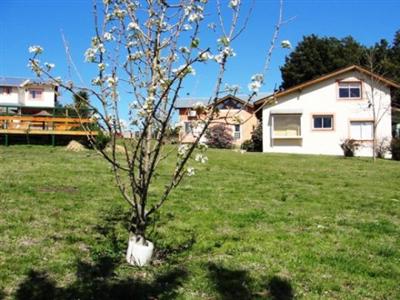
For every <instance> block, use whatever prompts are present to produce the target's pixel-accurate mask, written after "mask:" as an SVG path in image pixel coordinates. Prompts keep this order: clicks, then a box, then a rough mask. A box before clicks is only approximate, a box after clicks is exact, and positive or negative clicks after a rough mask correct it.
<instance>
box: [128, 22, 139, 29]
mask: <svg viewBox="0 0 400 300" xmlns="http://www.w3.org/2000/svg"><path fill="white" fill-rule="evenodd" d="M139 29H140V27H139V24H138V23H136V22H130V23H129V24H128V27H127V30H139Z"/></svg>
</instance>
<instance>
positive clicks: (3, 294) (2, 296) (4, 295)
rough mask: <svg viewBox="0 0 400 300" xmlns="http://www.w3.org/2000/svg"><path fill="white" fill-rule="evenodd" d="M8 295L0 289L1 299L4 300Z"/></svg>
mask: <svg viewBox="0 0 400 300" xmlns="http://www.w3.org/2000/svg"><path fill="white" fill-rule="evenodd" d="M5 297H6V294H5V293H4V292H3V291H2V290H1V289H0V300H3V299H4V298H5Z"/></svg>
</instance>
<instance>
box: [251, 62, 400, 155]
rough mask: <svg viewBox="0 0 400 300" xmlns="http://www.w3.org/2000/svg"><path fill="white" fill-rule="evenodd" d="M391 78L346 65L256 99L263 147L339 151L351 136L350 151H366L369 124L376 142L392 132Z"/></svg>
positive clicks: (269, 149) (369, 143)
mask: <svg viewBox="0 0 400 300" xmlns="http://www.w3.org/2000/svg"><path fill="white" fill-rule="evenodd" d="M393 88H400V86H399V85H398V84H397V83H394V82H392V81H390V80H387V79H385V78H383V77H381V76H378V75H376V74H374V73H371V72H369V71H367V70H366V69H363V68H361V67H359V66H350V67H347V68H344V69H341V70H338V71H336V72H333V73H330V74H328V75H325V76H322V77H320V78H317V79H314V80H311V81H308V82H305V83H303V84H300V85H297V86H294V87H292V88H289V89H287V90H284V91H280V92H277V93H275V94H274V95H270V96H268V97H267V98H264V99H262V100H260V101H258V103H256V104H258V105H262V106H263V109H262V122H263V151H264V152H284V153H305V154H328V155H342V154H343V151H342V149H341V147H340V144H341V143H342V142H343V141H344V140H346V139H354V140H357V141H359V142H360V144H361V146H360V148H359V149H358V150H357V152H356V155H359V156H370V155H372V138H373V125H374V122H375V124H376V137H377V141H378V142H386V143H388V142H390V139H391V138H392V116H391V89H393Z"/></svg>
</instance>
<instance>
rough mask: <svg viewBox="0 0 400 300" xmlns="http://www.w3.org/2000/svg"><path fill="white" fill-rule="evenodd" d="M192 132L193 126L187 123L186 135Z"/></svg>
mask: <svg viewBox="0 0 400 300" xmlns="http://www.w3.org/2000/svg"><path fill="white" fill-rule="evenodd" d="M191 131H192V126H191V124H190V123H189V122H186V123H185V133H190V132H191Z"/></svg>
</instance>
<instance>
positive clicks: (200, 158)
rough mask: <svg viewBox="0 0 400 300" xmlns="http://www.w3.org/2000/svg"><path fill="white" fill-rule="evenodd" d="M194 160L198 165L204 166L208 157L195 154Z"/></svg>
mask: <svg viewBox="0 0 400 300" xmlns="http://www.w3.org/2000/svg"><path fill="white" fill-rule="evenodd" d="M194 160H195V161H197V162H199V163H202V164H205V163H206V162H207V161H208V157H207V156H205V155H203V154H200V153H198V154H196V156H195V158H194Z"/></svg>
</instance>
